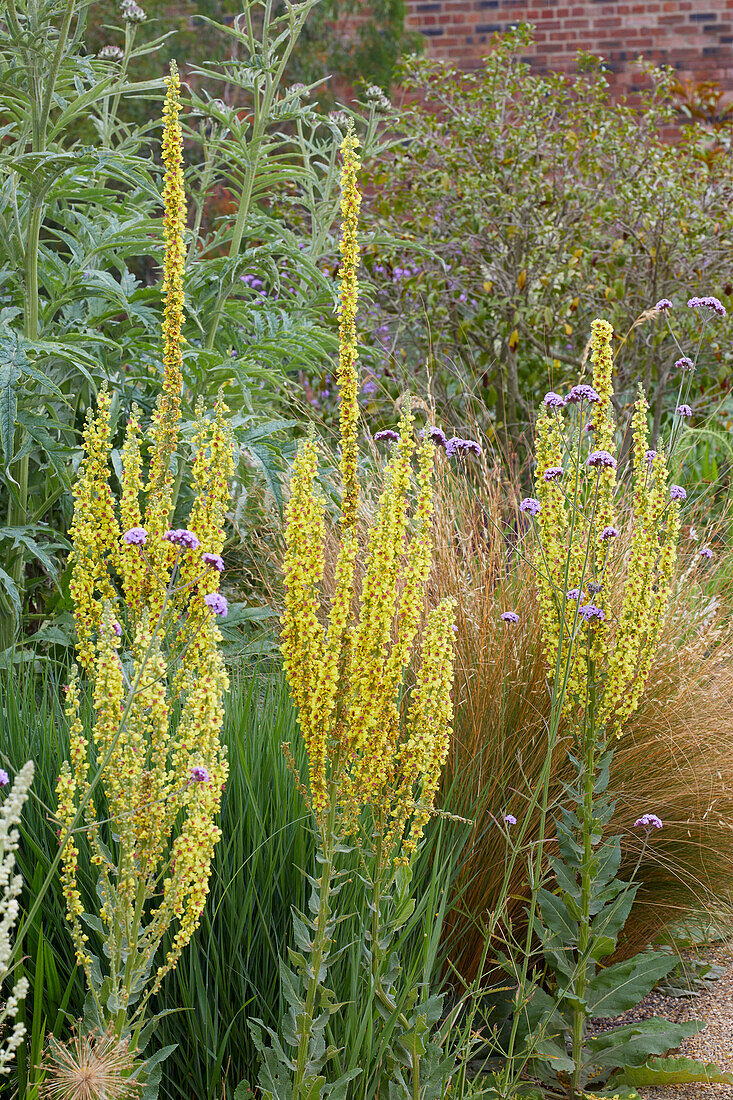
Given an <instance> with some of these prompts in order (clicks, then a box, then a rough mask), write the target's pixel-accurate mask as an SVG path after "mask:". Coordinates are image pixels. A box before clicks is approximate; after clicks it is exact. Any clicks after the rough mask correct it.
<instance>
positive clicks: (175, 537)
mask: <svg viewBox="0 0 733 1100" xmlns="http://www.w3.org/2000/svg"><path fill="white" fill-rule="evenodd" d="M163 540H164V541H165V542H172V543H173V545H174V546H182V547H183V549H184V550H198V548H199V546H200V545H201V543H200V542H199V540H198V539H197V538H196V535H194V533H193V531H187V530H186V528H185V527H176V528H175V529H174V530H172V531H166V533H165V534H164V535H163Z"/></svg>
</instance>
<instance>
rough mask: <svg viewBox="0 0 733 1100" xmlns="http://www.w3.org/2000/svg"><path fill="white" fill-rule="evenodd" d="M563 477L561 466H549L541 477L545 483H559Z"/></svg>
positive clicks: (563, 472)
mask: <svg viewBox="0 0 733 1100" xmlns="http://www.w3.org/2000/svg"><path fill="white" fill-rule="evenodd" d="M564 476H565V471H564V470H563V468H562V466H550V467H549V469H547V470H545V472H544V475H543V477H544V480H545V481H560V480H561V479H562V478H563V477H564Z"/></svg>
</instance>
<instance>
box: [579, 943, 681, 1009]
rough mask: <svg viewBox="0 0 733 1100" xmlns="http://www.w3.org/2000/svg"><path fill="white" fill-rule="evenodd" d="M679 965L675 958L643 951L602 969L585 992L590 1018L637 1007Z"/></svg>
mask: <svg viewBox="0 0 733 1100" xmlns="http://www.w3.org/2000/svg"><path fill="white" fill-rule="evenodd" d="M676 963H677V958H676V956H675V955H666V954H661V953H659V952H652V951H644V952H642V954H640V955H634V956H633V958H631V959H624V960H623V962H620V963H615V964H614V965H613V966H609V967H606V969H605V970H600V971H599V972H598V973H597V974H596V975H595V976H594V977H593V979H592V980H591V982H590V983H589V985H588V988H587V990H586V999H587V1002H588V1015H589V1016H599V1017H601V1018H603V1019H608V1018H610V1017H612V1016H618V1015H620V1014H621V1013H622V1012H627V1011H628V1009H630V1008H634V1006H635V1005H637V1004H638V1003H639V1001H640V1000H641V999H642V997H645V996H646V994H647V993H649V991H650V990H651V989H653V988H654V986H655V985H656V984H657V982H658V981H659V979H660V978H663V977H664V975H665V974H668V973H669V971H670V970H672V968H673V967H674V966H675V965H676Z"/></svg>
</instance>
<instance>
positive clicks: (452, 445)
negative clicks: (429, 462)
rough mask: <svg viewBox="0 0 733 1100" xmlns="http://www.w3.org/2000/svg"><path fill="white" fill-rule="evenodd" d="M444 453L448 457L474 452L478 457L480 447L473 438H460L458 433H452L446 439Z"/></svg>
mask: <svg viewBox="0 0 733 1100" xmlns="http://www.w3.org/2000/svg"><path fill="white" fill-rule="evenodd" d="M445 453H446V454H447V456H448V458H454V457H455V456H456V455H466V454H475V455H476V457H477V458H479V457H480V456H481V447H480V445H479V444H478V443H477V442H476V440H475V439H462V438H461V436H460V435H454V436H452V437H451V438H450V439H449V440H447V441H446V444H445Z"/></svg>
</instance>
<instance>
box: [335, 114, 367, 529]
mask: <svg viewBox="0 0 733 1100" xmlns="http://www.w3.org/2000/svg"><path fill="white" fill-rule="evenodd" d="M359 145H360V142H359V139H358V138H357V136H356V134H355V133H354V130H353V124H351V123H350V124H349V130H348V133H347V134H346V137H345V138H344V140H343V142H342V144H341V155H342V157H343V166H342V169H341V213H342V215H343V229H342V232H341V239H340V242H339V248H340V251H341V270H340V277H341V289H340V294H339V306H338V314H339V366H338V377H337V381H338V385H339V388H340V401H339V428H340V435H341V478H342V481H343V499H342V503H341V513H342V524H343V528H344V530H345V531H349V530H353V529H354V527H355V525H356V518H357V513H358V507H359V494H358V481H357V466H358V448H357V432H358V426H359V403H358V392H359V386H358V379H357V371H356V359H357V354H358V353H357V339H356V311H357V308H358V300H359V280H358V275H357V273H358V269H359V239H358V236H357V228H358V225H359V207H360V205H361V195H360V194H359V188H358V186H357V182H356V174H357V172H358V171H359V168H360V167H361V165H360V162H359V159H358V157H357V155H356V151H357V149H358V148H359Z"/></svg>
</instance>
